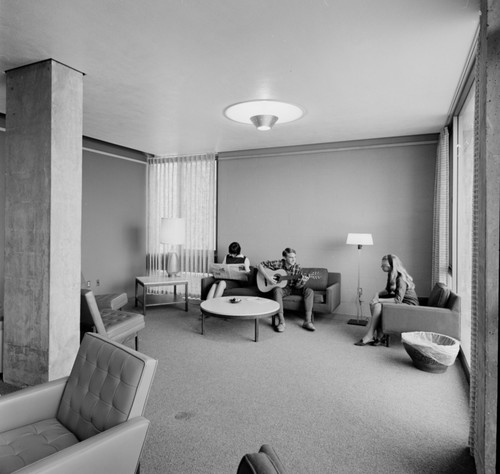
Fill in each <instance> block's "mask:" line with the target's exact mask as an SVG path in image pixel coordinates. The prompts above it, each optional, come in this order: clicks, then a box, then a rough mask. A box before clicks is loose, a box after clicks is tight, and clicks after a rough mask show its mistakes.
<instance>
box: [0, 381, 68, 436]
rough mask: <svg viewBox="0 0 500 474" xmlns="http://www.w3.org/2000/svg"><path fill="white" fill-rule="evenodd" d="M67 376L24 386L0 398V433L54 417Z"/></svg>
mask: <svg viewBox="0 0 500 474" xmlns="http://www.w3.org/2000/svg"><path fill="white" fill-rule="evenodd" d="M67 379H68V377H63V378H60V379H57V380H53V381H51V382H47V383H43V384H40V385H35V386H34V387H28V388H24V389H22V390H19V391H17V392H12V393H9V394H7V395H4V396H2V397H1V398H0V433H2V432H4V431H8V430H11V429H14V428H18V427H19V426H24V425H28V424H30V423H35V422H37V421H40V420H45V419H47V418H54V417H55V416H56V414H57V409H58V408H59V403H60V401H61V397H62V394H63V391H64V388H65V387H66V381H67Z"/></svg>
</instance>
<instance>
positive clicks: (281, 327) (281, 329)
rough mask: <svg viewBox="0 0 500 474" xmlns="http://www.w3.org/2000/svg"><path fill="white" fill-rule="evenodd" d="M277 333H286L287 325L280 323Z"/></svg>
mask: <svg viewBox="0 0 500 474" xmlns="http://www.w3.org/2000/svg"><path fill="white" fill-rule="evenodd" d="M276 331H278V332H284V331H285V323H279V324H278V325H277V326H276Z"/></svg>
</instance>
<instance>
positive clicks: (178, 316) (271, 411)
mask: <svg viewBox="0 0 500 474" xmlns="http://www.w3.org/2000/svg"><path fill="white" fill-rule="evenodd" d="M289 316H290V317H288V319H287V329H286V331H285V332H284V333H283V334H278V333H276V332H274V331H273V330H272V328H271V327H270V318H269V319H266V320H262V321H261V327H260V329H261V331H260V341H259V342H258V343H255V342H253V336H254V326H253V321H234V320H223V319H217V318H208V319H207V320H206V322H205V335H204V336H202V335H201V334H200V327H201V322H200V313H199V307H198V306H197V305H196V304H191V305H190V311H189V312H187V313H186V312H184V311H182V310H181V309H177V308H175V307H173V306H170V307H169V306H166V307H157V308H152V309H148V313H147V320H146V329H145V330H144V331H143V332H142V333H141V336H140V350H141V351H142V352H144V353H146V354H148V355H151V356H152V357H155V358H158V359H159V367H158V372H157V374H156V378H155V383H154V386H153V389H152V393H151V395H150V399H149V403H148V407H147V410H146V416H147V417H148V418H150V419H151V421H152V424H151V429H150V432H149V437H148V441H147V445H146V447H145V451H144V454H143V459H142V469H141V472H142V473H143V474H153V473H162V474H165V473H176V474H181V473H189V474H195V473H204V474H206V473H218V474H224V473H235V472H236V468H237V466H238V463H239V460H240V458H241V457H242V456H243V454H245V453H247V452H253V451H255V450H257V449H258V448H259V447H260V445H261V444H263V443H269V444H271V445H272V446H274V447H275V449H276V450H277V451H278V453H279V455H280V457H281V459H282V461H283V463H284V464H285V466H286V468H287V469H288V471H289V472H290V473H297V474H305V473H337V472H339V473H358V472H369V473H448V472H449V473H474V472H475V469H474V462H473V459H472V458H471V457H470V455H469V451H468V448H467V437H468V426H469V421H468V387H467V382H466V380H465V377H464V375H463V373H462V370H461V367H460V364H459V362H458V361H457V362H456V364H455V365H454V366H452V367H451V368H449V369H448V370H447V372H446V373H444V374H430V373H427V372H422V371H420V370H418V369H416V368H415V367H413V365H412V364H411V360H410V358H409V357H408V355H407V354H406V352H405V350H404V348H403V346H402V345H401V343H400V342H399V338H393V339H395V342H394V343H393V344H392V345H391V347H389V348H385V347H369V346H367V347H357V346H354V345H353V343H354V342H355V341H356V340H358V339H359V338H360V337H361V336H362V334H363V332H364V330H365V329H364V328H363V327H359V326H351V325H348V324H346V321H347V319H349V316H339V315H335V316H320V315H318V316H317V317H316V327H317V331H316V332H314V333H310V332H307V331H305V330H303V329H302V328H301V327H300V324H301V322H302V320H301V319H300V318H299V316H298V315H296V314H293V313H292V314H290V315H289Z"/></svg>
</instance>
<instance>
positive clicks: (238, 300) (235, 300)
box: [229, 298, 241, 303]
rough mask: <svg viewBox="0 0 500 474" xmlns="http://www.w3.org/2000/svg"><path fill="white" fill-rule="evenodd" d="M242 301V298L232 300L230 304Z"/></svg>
mask: <svg viewBox="0 0 500 474" xmlns="http://www.w3.org/2000/svg"><path fill="white" fill-rule="evenodd" d="M240 301H241V298H231V299H230V300H229V302H230V303H239V302H240Z"/></svg>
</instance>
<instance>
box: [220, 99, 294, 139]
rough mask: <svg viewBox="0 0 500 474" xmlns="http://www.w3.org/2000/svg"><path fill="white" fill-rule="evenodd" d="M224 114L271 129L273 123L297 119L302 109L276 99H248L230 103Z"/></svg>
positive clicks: (260, 127) (231, 118)
mask: <svg viewBox="0 0 500 474" xmlns="http://www.w3.org/2000/svg"><path fill="white" fill-rule="evenodd" d="M224 115H225V116H226V117H227V118H228V119H230V120H234V121H235V122H240V123H249V124H253V125H255V126H256V127H257V130H261V131H265V130H271V128H272V127H273V125H274V124H275V123H280V124H282V123H287V122H293V121H294V120H298V119H299V118H301V117H302V116H303V115H304V111H303V110H302V109H301V108H300V107H298V106H296V105H293V104H289V103H287V102H280V101H278V100H266V99H263V100H250V101H248V102H239V103H237V104H233V105H230V106H229V107H227V108H226V109H225V110H224Z"/></svg>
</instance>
